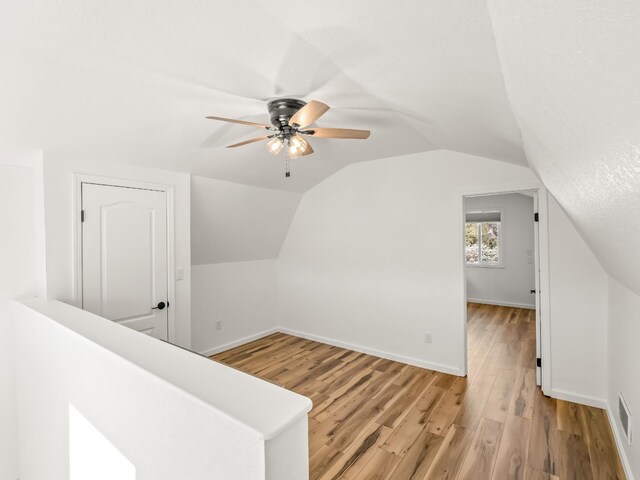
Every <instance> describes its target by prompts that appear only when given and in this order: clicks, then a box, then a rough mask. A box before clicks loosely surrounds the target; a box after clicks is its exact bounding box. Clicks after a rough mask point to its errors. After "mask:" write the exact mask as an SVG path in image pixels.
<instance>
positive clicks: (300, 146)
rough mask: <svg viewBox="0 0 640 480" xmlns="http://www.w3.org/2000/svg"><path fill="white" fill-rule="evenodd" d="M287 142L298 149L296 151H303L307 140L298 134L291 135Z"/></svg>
mask: <svg viewBox="0 0 640 480" xmlns="http://www.w3.org/2000/svg"><path fill="white" fill-rule="evenodd" d="M289 143H290V144H291V145H293V146H294V147H295V148H296V149H297V150H298V153H302V152H304V151H305V150H306V148H307V141H306V140H305V139H304V138H302V137H301V136H300V135H294V136H293V137H291V140H290V142H289Z"/></svg>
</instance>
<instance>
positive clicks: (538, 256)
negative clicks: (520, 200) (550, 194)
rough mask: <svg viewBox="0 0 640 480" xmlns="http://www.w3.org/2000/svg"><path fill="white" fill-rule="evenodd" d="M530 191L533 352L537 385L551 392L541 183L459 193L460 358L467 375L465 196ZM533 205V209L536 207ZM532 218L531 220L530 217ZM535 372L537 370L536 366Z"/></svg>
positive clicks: (546, 220)
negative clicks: (533, 224)
mask: <svg viewBox="0 0 640 480" xmlns="http://www.w3.org/2000/svg"><path fill="white" fill-rule="evenodd" d="M521 192H532V193H534V194H535V195H534V211H535V212H537V213H538V216H539V221H538V229H537V230H538V235H537V239H536V241H535V243H536V251H535V267H536V268H535V274H536V275H535V277H536V279H535V282H536V286H535V288H536V290H537V294H536V309H537V312H538V313H537V315H538V317H539V319H540V321H539V324H538V322H537V324H536V355H537V356H538V358H542V367H541V369H540V370H541V375H542V382H541V388H542V392H543V393H544V394H545V395H549V394H550V392H551V320H550V316H549V291H550V289H549V215H548V208H547V189H546V188H545V187H544V186H537V187H527V186H523V188H510V189H506V190H493V189H489V190H479V191H469V192H463V193H462V196H461V203H462V211H461V221H460V237H459V238H460V242H461V244H460V250H459V251H460V252H461V253H460V261H461V268H462V272H463V278H464V281H463V282H462V305H463V309H462V310H463V315H462V317H463V322H464V324H463V331H464V347H463V352H464V358H463V366H464V370H463V374H464V375H466V374H467V370H468V352H467V268H466V262H465V257H464V245H465V240H466V238H465V229H464V223H465V222H464V218H465V208H464V199H465V197H472V196H486V195H505V194H509V193H521ZM536 207H537V208H536ZM531 220H532V221H533V219H531ZM536 371H537V369H536Z"/></svg>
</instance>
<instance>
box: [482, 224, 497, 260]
mask: <svg viewBox="0 0 640 480" xmlns="http://www.w3.org/2000/svg"><path fill="white" fill-rule="evenodd" d="M499 235H500V224H499V223H483V224H482V263H500V238H499Z"/></svg>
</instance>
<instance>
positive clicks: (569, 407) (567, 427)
mask: <svg viewBox="0 0 640 480" xmlns="http://www.w3.org/2000/svg"><path fill="white" fill-rule="evenodd" d="M557 409H558V418H557V422H558V430H562V431H564V432H569V433H575V434H576V435H580V436H582V434H583V433H584V432H583V428H582V427H583V423H584V422H583V421H582V410H581V409H580V406H579V405H578V404H576V403H573V402H565V401H564V400H557Z"/></svg>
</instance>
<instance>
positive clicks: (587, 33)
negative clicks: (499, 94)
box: [489, 0, 640, 294]
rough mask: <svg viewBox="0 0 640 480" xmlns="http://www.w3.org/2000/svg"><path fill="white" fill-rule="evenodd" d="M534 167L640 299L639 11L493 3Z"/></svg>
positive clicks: (547, 2) (546, 2)
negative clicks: (639, 250)
mask: <svg viewBox="0 0 640 480" xmlns="http://www.w3.org/2000/svg"><path fill="white" fill-rule="evenodd" d="M489 5H490V12H491V17H492V21H493V26H494V30H495V35H496V41H497V45H498V50H499V53H500V57H501V62H502V68H503V71H504V78H505V83H506V85H507V90H508V93H509V98H510V101H511V105H512V108H513V111H514V113H515V115H516V117H517V119H518V123H519V126H520V129H521V131H522V136H523V139H524V144H525V149H526V152H527V157H528V159H529V163H530V164H531V166H532V168H533V169H534V170H535V171H536V172H537V173H538V175H539V176H540V178H541V179H542V181H543V182H544V183H545V184H546V185H547V187H548V188H549V189H550V191H551V192H552V193H553V194H554V195H555V197H556V198H557V199H558V201H559V202H560V204H561V205H562V207H563V208H564V209H565V210H566V212H567V213H568V214H569V216H570V218H571V219H572V220H573V222H574V223H575V224H576V226H577V228H578V230H579V231H580V232H581V233H582V236H583V237H584V238H585V240H586V241H587V242H588V243H589V245H590V247H591V248H592V250H593V251H594V253H595V254H596V256H597V257H598V259H599V260H600V262H601V263H602V265H603V266H604V267H605V269H606V270H607V271H608V272H609V273H610V274H611V275H612V276H613V277H615V278H617V279H618V280H619V281H621V282H622V283H623V284H625V285H626V286H627V287H628V288H630V289H631V290H633V291H635V292H636V293H639V294H640V254H639V253H638V247H639V239H640V88H639V86H638V85H639V81H640V2H638V1H637V0H618V1H610V0H591V1H584V0H565V1H562V2H559V1H557V0H537V1H535V2H531V1H530V0H489Z"/></svg>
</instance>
